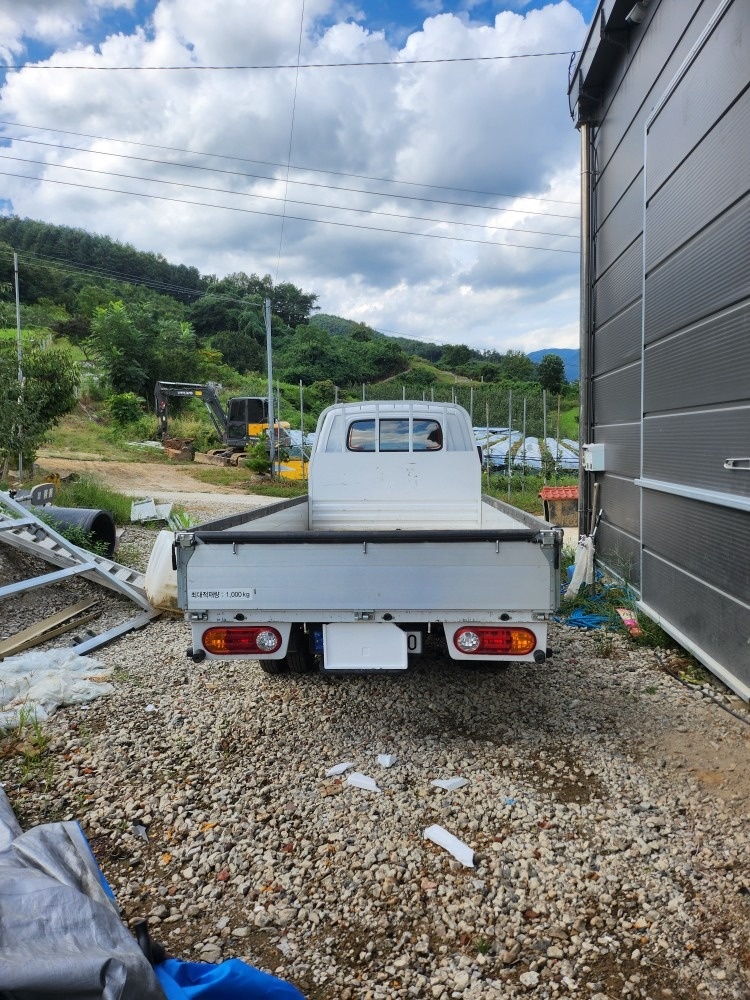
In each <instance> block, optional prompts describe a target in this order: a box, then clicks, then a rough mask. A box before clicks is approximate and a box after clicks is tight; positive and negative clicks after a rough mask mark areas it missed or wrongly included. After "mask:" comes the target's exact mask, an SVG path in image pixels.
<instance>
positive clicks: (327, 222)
mask: <svg viewBox="0 0 750 1000" xmlns="http://www.w3.org/2000/svg"><path fill="white" fill-rule="evenodd" d="M0 176H4V177H18V178H20V179H21V180H27V181H35V182H36V183H41V184H59V185H62V186H64V187H75V188H82V189H84V190H86V191H105V192H107V193H108V194H125V195H129V196H130V197H134V198H148V199H149V200H151V201H167V202H172V203H174V204H178V205H194V206H196V207H199V208H218V209H222V210H223V211H227V212H242V213H243V214H245V215H263V216H270V217H271V218H276V219H278V218H281V216H280V215H279V213H278V212H261V211H260V210H259V209H254V208H240V207H239V206H237V205H216V204H213V203H211V202H203V201H191V200H189V199H186V198H169V197H167V196H166V195H159V194H146V193H145V192H140V191H127V190H123V189H121V188H109V187H100V186H99V185H96V184H78V183H76V182H74V181H62V180H58V179H56V178H53V177H29V175H28V174H17V173H13V172H12V171H9V170H0ZM287 218H288V219H293V220H294V221H295V222H311V223H316V224H318V225H323V226H338V227H340V228H344V229H359V230H363V231H364V232H372V233H393V234H396V235H398V236H419V237H422V238H424V239H432V240H449V241H453V242H457V243H475V244H479V245H482V246H492V247H514V248H516V249H519V250H545V251H549V252H550V253H567V254H577V253H578V251H577V250H564V249H562V248H560V247H538V246H534V245H532V244H522V243H501V242H498V241H497V240H475V239H470V238H469V237H466V236H446V235H444V234H442V233H413V232H409V231H408V230H404V229H388V228H386V227H384V226H358V225H357V224H356V223H353V222H336V221H334V220H332V219H310V218H307V217H306V216H300V215H287Z"/></svg>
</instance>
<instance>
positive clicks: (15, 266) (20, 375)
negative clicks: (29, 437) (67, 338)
mask: <svg viewBox="0 0 750 1000" xmlns="http://www.w3.org/2000/svg"><path fill="white" fill-rule="evenodd" d="M13 280H14V282H15V287H16V348H17V353H18V412H19V420H20V413H21V404H22V403H23V364H22V355H21V297H20V293H19V290H18V254H17V253H16V251H15V250H14V251H13ZM18 430H19V434H18V437H19V441H20V440H21V425H20V424H19V427H18ZM18 478H19V479H23V449H22V448H21V447H20V446H19V449H18Z"/></svg>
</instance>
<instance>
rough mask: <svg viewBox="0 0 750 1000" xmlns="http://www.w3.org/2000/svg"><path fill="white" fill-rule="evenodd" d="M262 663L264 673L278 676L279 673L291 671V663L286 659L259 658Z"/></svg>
mask: <svg viewBox="0 0 750 1000" xmlns="http://www.w3.org/2000/svg"><path fill="white" fill-rule="evenodd" d="M258 663H260V669H261V670H262V671H263V673H264V674H271V675H273V676H276V675H277V674H287V673H289V665H288V663H287V662H286V659H283V660H258Z"/></svg>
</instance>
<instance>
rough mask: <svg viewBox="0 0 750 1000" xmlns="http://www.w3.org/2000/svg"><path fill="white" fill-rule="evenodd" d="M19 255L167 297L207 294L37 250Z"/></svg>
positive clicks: (34, 262) (203, 291)
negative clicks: (144, 287)
mask: <svg viewBox="0 0 750 1000" xmlns="http://www.w3.org/2000/svg"><path fill="white" fill-rule="evenodd" d="M19 254H20V255H21V256H23V257H30V258H31V261H30V263H31V264H37V265H38V266H42V265H44V266H45V267H49V268H51V269H52V270H55V271H63V272H65V273H69V274H90V275H93V276H94V277H98V278H104V279H107V280H110V281H121V282H124V283H126V284H133V285H147V286H148V287H150V288H153V289H154V290H155V291H157V292H163V293H164V294H165V295H175V294H177V293H180V294H183V295H194V296H197V297H200V298H202V297H203V296H204V295H205V294H206V290H205V289H196V288H188V287H187V286H186V285H176V284H174V283H173V282H169V281H160V280H159V279H158V278H148V277H142V276H139V275H135V274H121V273H120V272H118V271H113V270H112V269H111V268H105V267H95V266H94V265H87V266H84V265H83V264H76V263H75V262H74V261H63V260H62V258H60V257H55V256H54V255H51V254H43V253H39V251H37V250H20V251H19ZM50 262H54V263H50Z"/></svg>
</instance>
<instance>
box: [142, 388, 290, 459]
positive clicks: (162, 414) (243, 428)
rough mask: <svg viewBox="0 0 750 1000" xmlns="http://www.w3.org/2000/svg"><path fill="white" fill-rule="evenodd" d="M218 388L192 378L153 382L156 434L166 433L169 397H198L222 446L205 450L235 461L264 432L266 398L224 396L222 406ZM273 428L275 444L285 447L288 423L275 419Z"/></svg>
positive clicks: (266, 410)
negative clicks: (185, 380) (156, 422)
mask: <svg viewBox="0 0 750 1000" xmlns="http://www.w3.org/2000/svg"><path fill="white" fill-rule="evenodd" d="M220 391H221V386H220V385H218V384H217V383H214V382H208V383H206V384H205V385H198V384H196V383H193V382H157V383H156V386H155V388H154V396H155V399H156V417H157V420H158V422H159V427H158V436H159V437H160V438H164V437H165V436H166V435H167V428H168V407H167V400H168V399H169V398H170V397H172V398H174V397H177V398H181V399H186V398H191V397H192V398H195V399H200V400H201V401H202V402H203V403H204V404H205V406H206V409H207V410H208V413H209V416H210V417H211V422H212V423H213V425H214V429H215V430H216V433H217V434H218V436H219V439H220V441H221V443H222V445H223V448H220V449H216V450H214V451H212V452H209V454H210V455H212V456H213V457H215V458H221V457H224V458H227V459H228V460H229V463H230V465H238V464H239V462H240V461H241V460H242V459H243V458H244V457H245V454H246V450H247V449H248V448H251V447H252V446H253V445H254V444H256V443H257V442H258V441H259V440H261V438H262V437H263V436H264V435H266V434H267V432H268V399H267V397H264V396H234V397H233V398H232V399H230V400H228V402H227V409H226V410H225V409H224V407H223V406H222V404H221V401H220V400H219V392H220ZM274 429H275V436H276V446H277V448H279V449H287V448H289V447H290V445H291V438H290V436H289V424H288V423H287V422H286V421H285V420H275V421H274ZM269 447H270V445H269Z"/></svg>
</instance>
